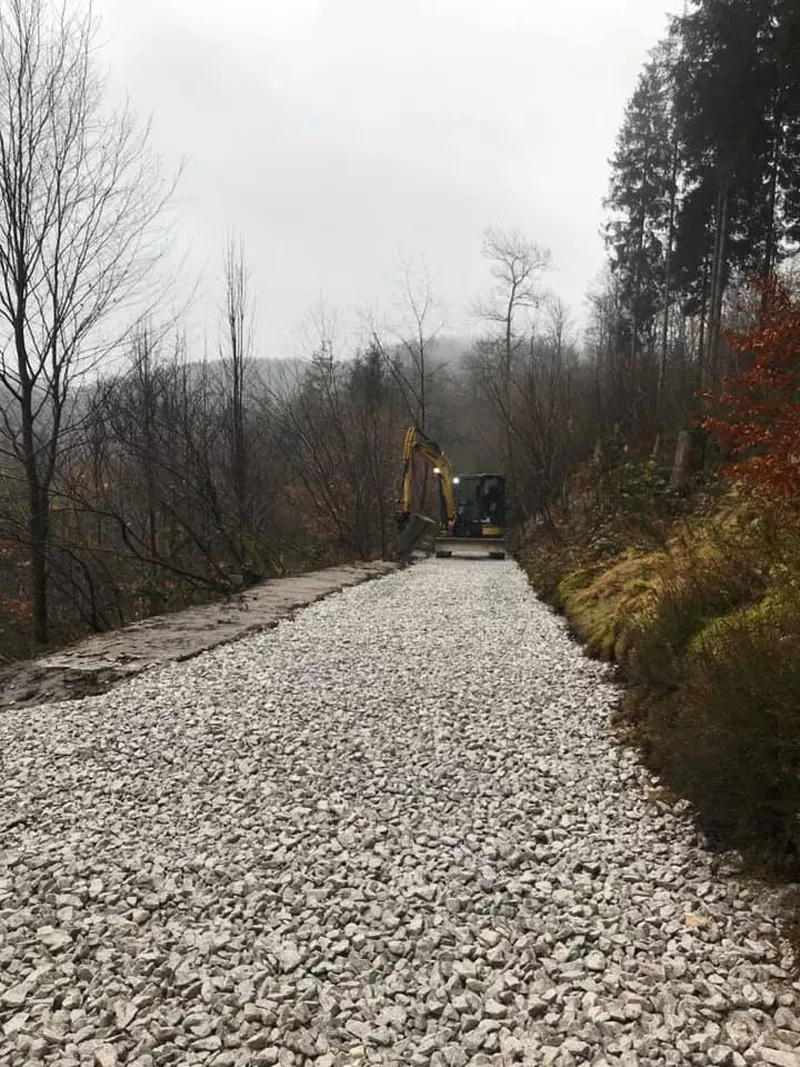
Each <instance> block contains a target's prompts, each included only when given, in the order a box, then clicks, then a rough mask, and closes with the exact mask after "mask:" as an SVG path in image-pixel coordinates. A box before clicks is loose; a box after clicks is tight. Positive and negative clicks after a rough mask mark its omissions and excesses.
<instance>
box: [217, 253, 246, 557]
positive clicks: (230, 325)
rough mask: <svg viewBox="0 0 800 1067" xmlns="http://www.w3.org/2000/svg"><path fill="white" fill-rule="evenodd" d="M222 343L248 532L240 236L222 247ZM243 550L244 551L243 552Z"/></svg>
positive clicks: (241, 519)
mask: <svg viewBox="0 0 800 1067" xmlns="http://www.w3.org/2000/svg"><path fill="white" fill-rule="evenodd" d="M224 339H225V345H224V348H223V350H222V353H221V357H222V365H223V367H224V370H225V380H226V383H227V388H228V400H229V403H230V467H231V482H232V486H233V496H234V500H235V505H236V517H237V522H238V525H239V531H240V536H241V538H242V540H243V541H245V540H246V539H247V537H248V535H249V534H250V533H251V526H252V515H251V513H250V492H249V484H248V466H249V464H248V459H249V457H248V440H247V432H246V426H245V377H246V374H247V369H248V366H249V364H250V361H251V359H252V351H253V309H252V303H251V298H250V292H249V273H248V269H247V261H246V259H245V253H244V244H243V242H242V240H241V238H239V239H237V238H236V237H234V236H233V235H231V236H230V237H229V238H228V243H227V245H226V247H225V338H224ZM245 555H246V552H244V551H243V556H245Z"/></svg>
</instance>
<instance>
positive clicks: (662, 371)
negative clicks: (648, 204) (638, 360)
mask: <svg viewBox="0 0 800 1067" xmlns="http://www.w3.org/2000/svg"><path fill="white" fill-rule="evenodd" d="M677 186H678V142H677V139H675V140H674V141H673V145H672V174H671V177H670V186H669V225H668V228H667V251H666V255H665V257H664V298H663V299H664V322H663V324H662V327H661V358H660V360H659V364H658V383H657V385H656V445H655V446H654V450H655V452H656V454H657V452H658V440H659V438H660V435H661V421H662V408H663V405H664V380H665V378H666V374H667V341H668V337H669V301H670V295H671V293H670V289H671V284H672V278H671V273H670V272H671V269H672V244H673V241H674V239H675V200H676V195H677Z"/></svg>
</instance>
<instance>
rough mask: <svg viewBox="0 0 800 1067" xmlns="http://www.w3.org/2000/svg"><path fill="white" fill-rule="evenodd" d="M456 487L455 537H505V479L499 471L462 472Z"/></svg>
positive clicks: (455, 484) (456, 481) (455, 479)
mask: <svg viewBox="0 0 800 1067" xmlns="http://www.w3.org/2000/svg"><path fill="white" fill-rule="evenodd" d="M453 483H454V487H455V499H456V511H457V514H458V518H457V519H456V525H455V530H454V531H453V532H454V534H455V536H456V537H502V535H503V528H504V527H505V522H506V480H505V478H503V476H502V475H500V474H462V475H461V476H460V477H455V478H453Z"/></svg>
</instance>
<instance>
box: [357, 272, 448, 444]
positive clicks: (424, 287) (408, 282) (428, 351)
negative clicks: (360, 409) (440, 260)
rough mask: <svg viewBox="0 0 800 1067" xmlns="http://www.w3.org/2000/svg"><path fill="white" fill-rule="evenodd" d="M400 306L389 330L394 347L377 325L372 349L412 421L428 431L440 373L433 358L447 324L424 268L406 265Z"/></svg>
mask: <svg viewBox="0 0 800 1067" xmlns="http://www.w3.org/2000/svg"><path fill="white" fill-rule="evenodd" d="M396 303H397V311H396V314H395V316H394V319H395V321H394V322H392V323H390V324H389V326H388V328H387V330H386V333H387V335H388V336H389V337H390V338H391V339H392V343H391V344H389V345H387V344H386V343H385V342H384V341H383V339H382V338H381V336H380V332H379V331H378V329H377V328H376V327H375V325H374V324H373V325H372V327H371V334H372V339H371V347H372V348H373V349H374V350H375V351H377V352H379V353H380V354H381V356H382V358H383V360H384V362H385V364H386V366H387V367H388V369H389V371H390V372H391V374H392V377H393V378H394V380H395V382H396V384H397V386H398V388H399V390H400V395H401V396H402V398H403V403H404V405H405V407H406V410H407V412H408V418H409V420H410V421H411V422H412V423H413V424H414V425H415V426H418V427H419V428H420V429H421V430H427V429H428V419H429V410H430V400H431V398H430V391H431V384H432V382H433V379H434V377H435V373H436V369H435V367H434V366H433V365H432V363H431V355H432V349H433V348H434V346H435V344H436V340H437V338H438V337H439V335H440V334H441V332H442V330H443V329H444V322H443V319H442V315H441V312H440V307H439V304H438V301H437V300H436V297H435V295H434V292H433V286H432V284H431V279H430V275H429V274H428V270H427V268H426V267H425V265H424V264H423V265H422V266H420V267H413V266H412V265H411V264H409V263H404V264H403V266H402V280H401V283H400V292H399V297H398V300H397V302H396Z"/></svg>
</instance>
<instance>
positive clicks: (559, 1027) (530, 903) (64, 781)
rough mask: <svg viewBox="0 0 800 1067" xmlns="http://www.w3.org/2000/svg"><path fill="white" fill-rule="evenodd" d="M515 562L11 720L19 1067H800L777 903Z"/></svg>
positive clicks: (7, 730)
mask: <svg viewBox="0 0 800 1067" xmlns="http://www.w3.org/2000/svg"><path fill="white" fill-rule="evenodd" d="M617 697H618V694H617V691H616V688H615V686H614V685H613V684H612V683H611V681H610V680H609V678H608V675H607V673H606V669H605V668H604V667H603V666H601V665H599V664H597V663H594V662H592V661H590V660H588V659H586V658H584V657H583V655H582V654H581V651H580V649H579V648H578V646H576V645H575V644H574V643H573V642H572V641H571V640H570V639H569V638H568V636H567V635H566V633H565V630H564V626H563V624H562V622H561V621H560V620H559V619H557V618H556V617H555V616H554V615H552V614H551V613H550V612H549V610H548V609H547V608H545V607H544V606H543V605H541V604H540V603H539V602H538V601H537V600H536V599H535V597H534V595H533V593H532V592H531V591H530V589H529V587H528V584H527V582H526V579H525V577H524V575H523V574H522V572H521V571H520V570H519V569H518V568H517V567H516V565H515V564H513V563H511V562H504V563H489V562H484V561H479V560H475V561H465V560H456V559H453V560H434V561H429V562H426V563H422V564H419V565H416V566H414V567H412V568H410V569H408V570H405V571H402V572H399V573H396V574H393V575H391V576H389V577H387V578H384V579H381V580H380V581H377V582H370V583H368V584H366V585H361V586H359V587H357V588H352V589H348V590H346V591H344V592H341V593H338V594H336V595H334V596H332V597H330V598H328V599H326V600H324V601H321V602H319V603H317V604H315V605H313V606H311V607H309V608H307V609H305V610H304V611H302V612H301V613H300V615H299V616H298V617H297V618H296V619H295V620H294V621H285V622H282V623H280V624H279V625H278V627H277V628H276V629H274V630H271V631H268V632H265V633H262V634H258V635H255V636H252V637H248V638H246V639H244V640H242V641H239V642H237V643H235V644H232V645H226V646H224V647H220V648H217V649H214V650H213V651H210V652H207V653H205V654H204V655H201V656H199V657H198V658H196V659H194V660H191V661H190V662H186V663H181V664H171V665H168V666H165V667H162V668H158V669H157V670H154V671H151V672H149V673H147V674H144V675H141V676H139V677H137V678H134V679H133V680H131V681H130V682H127V683H125V684H123V685H122V686H120V687H119V688H117V689H114V690H113V691H111V692H109V693H106V694H104V695H102V696H98V697H94V698H90V699H86V700H82V701H73V702H70V703H61V704H52V705H46V706H41V707H37V708H27V709H18V710H11V711H8V712H6V713H4V714H3V715H2V716H0V753H1V754H2V777H0V1063H3V1064H10V1065H17V1064H20V1065H21V1064H27V1063H30V1062H45V1063H58V1064H61V1065H64V1067H67V1065H74V1064H95V1065H97V1067H107V1065H111V1064H114V1063H120V1064H136V1065H138V1067H145V1065H151V1064H167V1063H174V1064H191V1063H204V1064H216V1065H219V1067H222V1065H235V1064H240V1063H241V1064H245V1063H252V1064H274V1063H279V1064H287V1065H288V1064H297V1065H300V1064H306V1063H308V1064H311V1063H314V1064H318V1065H320V1067H326V1065H327V1067H332V1065H345V1064H362V1063H363V1064H367V1063H387V1064H398V1065H400V1064H402V1065H409V1064H413V1065H416V1064H419V1065H426V1064H430V1065H431V1067H457V1065H464V1064H472V1065H473V1067H480V1065H484V1067H486V1065H501V1064H505V1063H509V1064H510V1063H514V1062H527V1063H531V1064H534V1063H535V1064H540V1063H542V1064H550V1063H555V1064H559V1065H561V1064H564V1065H567V1064H574V1063H583V1062H586V1063H592V1064H597V1065H600V1064H604V1063H607V1064H623V1065H625V1067H633V1065H635V1064H641V1065H645V1064H647V1065H649V1064H653V1065H660V1064H664V1065H665V1064H698V1065H704V1064H738V1065H741V1064H760V1063H766V1064H777V1065H790V1067H794V1065H800V1054H798V1053H797V1052H795V1051H794V1049H795V1046H798V1045H800V1017H798V1016H796V1015H795V1008H796V1006H797V996H798V993H797V990H796V989H795V987H794V986H793V984H792V979H791V977H790V976H789V975H788V973H787V971H786V970H785V969H784V968H785V967H786V966H787V965H788V961H781V959H780V954H779V952H778V950H777V949H776V948H775V947H773V940H772V936H773V934H774V930H773V928H772V926H771V924H770V922H769V920H768V919H767V918H766V917H765V915H764V914H763V912H762V909H761V908H760V905H759V898H758V895H757V893H755V891H754V890H752V889H749V888H746V887H742V886H739V885H738V884H737V883H736V882H734V881H731V880H726V879H721V878H719V877H718V876H715V875H714V874H713V873H712V871H713V863H712V857H711V856H710V855H709V854H708V853H707V852H705V851H704V850H703V848H702V847H701V845H700V844H699V842H698V841H697V839H696V836H695V834H694V831H693V829H692V827H691V825H690V823H689V822H688V821H686V820H685V818H682V817H680V816H676V815H673V814H672V813H670V812H669V811H667V810H666V809H665V808H664V807H663V805H658V804H656V803H654V802H653V799H652V795H651V793H652V786H653V782H652V780H651V779H650V778H649V776H648V775H647V774H646V773H645V772H644V771H643V770H642V769H641V768H640V767H639V766H638V765H637V763H636V761H635V758H634V756H633V755H632V754H631V753H630V752H629V751H627V750H622V749H620V748H618V747H615V746H614V745H613V744H612V743H611V742H610V739H609V736H608V729H607V722H608V716H609V712H610V710H611V709H612V708H613V706H614V705H615V702H616V701H617Z"/></svg>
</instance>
